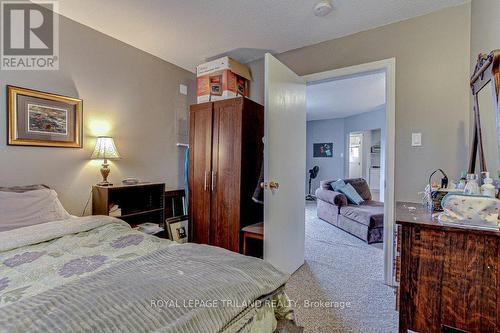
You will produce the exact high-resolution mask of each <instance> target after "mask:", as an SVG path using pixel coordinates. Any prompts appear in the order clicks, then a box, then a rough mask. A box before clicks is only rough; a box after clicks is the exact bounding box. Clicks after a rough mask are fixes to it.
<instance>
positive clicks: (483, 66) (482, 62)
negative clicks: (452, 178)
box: [468, 50, 500, 176]
mask: <svg viewBox="0 0 500 333" xmlns="http://www.w3.org/2000/svg"><path fill="white" fill-rule="evenodd" d="M490 82H493V84H494V86H495V92H494V94H493V96H492V98H493V99H494V101H493V105H494V108H495V110H494V112H495V114H496V119H497V123H496V127H497V145H498V149H499V150H500V101H499V96H500V50H494V51H492V52H491V53H490V54H480V55H479V56H478V59H477V63H476V68H475V69H474V74H473V75H472V77H471V80H470V87H471V91H472V102H473V113H474V136H473V140H472V146H471V152H470V159H469V170H468V172H469V173H475V169H476V159H477V153H478V152H479V167H480V171H481V172H484V171H488V170H487V166H486V160H485V158H484V151H483V138H482V132H481V117H480V111H479V99H478V94H479V92H480V91H481V89H483V88H484V87H485V86H486V85H487V84H488V83H490ZM499 162H500V161H499ZM495 176H496V175H495Z"/></svg>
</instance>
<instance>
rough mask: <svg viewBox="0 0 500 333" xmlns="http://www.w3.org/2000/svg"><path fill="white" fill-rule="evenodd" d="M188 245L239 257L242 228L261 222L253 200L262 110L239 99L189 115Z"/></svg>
mask: <svg viewBox="0 0 500 333" xmlns="http://www.w3.org/2000/svg"><path fill="white" fill-rule="evenodd" d="M189 123H190V124H189V217H190V219H189V221H190V227H189V232H190V240H191V241H194V242H195V243H201V244H209V245H214V246H219V247H223V248H226V249H228V250H231V251H235V252H239V251H241V250H242V242H241V229H242V228H244V227H246V226H248V225H250V224H254V223H257V222H262V218H263V217H262V215H263V206H262V205H261V204H258V203H255V202H254V201H253V200H252V196H253V193H254V191H255V189H256V187H257V185H258V181H259V175H260V170H261V166H262V161H263V149H264V144H263V142H262V137H263V136H264V107H263V106H262V105H260V104H257V103H255V102H253V101H251V100H249V99H247V98H243V97H238V98H232V99H227V100H222V101H217V102H210V103H202V104H196V105H192V106H191V109H190V113H189Z"/></svg>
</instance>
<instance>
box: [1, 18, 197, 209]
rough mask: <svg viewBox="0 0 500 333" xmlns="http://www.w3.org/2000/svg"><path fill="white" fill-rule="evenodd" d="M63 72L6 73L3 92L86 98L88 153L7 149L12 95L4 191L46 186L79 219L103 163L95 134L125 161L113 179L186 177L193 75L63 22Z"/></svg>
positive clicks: (115, 166)
mask: <svg viewBox="0 0 500 333" xmlns="http://www.w3.org/2000/svg"><path fill="white" fill-rule="evenodd" d="M60 59H61V64H60V70H58V71H24V72H23V71H2V72H0V89H2V91H5V85H6V84H11V85H17V86H21V87H27V88H32V89H38V90H42V91H48V92H53V93H59V94H63V95H69V96H75V97H79V98H82V99H83V101H84V102H83V109H84V118H85V124H84V135H85V141H84V148H83V149H57V148H31V147H14V146H7V145H6V136H7V135H6V133H5V127H6V126H5V124H6V111H5V105H6V101H5V93H2V94H1V100H0V105H1V106H2V110H3V112H0V124H3V125H2V126H0V186H5V185H21V184H33V183H44V184H47V185H50V186H51V187H53V188H55V189H56V190H57V191H58V193H59V194H60V197H61V201H62V203H63V205H64V206H65V207H66V208H67V209H68V210H69V211H70V212H71V213H73V214H77V215H80V214H81V212H82V209H83V207H84V204H85V201H86V200H87V198H88V195H89V192H90V189H91V186H92V184H95V183H97V182H98V181H99V177H100V174H99V163H96V162H97V161H89V156H90V155H91V152H92V149H93V145H94V143H95V138H94V137H95V136H97V135H111V136H113V137H114V138H115V142H116V145H117V147H118V150H119V151H120V153H121V155H122V157H123V159H121V160H119V161H116V162H112V167H111V168H112V170H111V177H110V178H111V181H113V182H115V183H119V182H120V181H121V179H123V178H125V177H139V178H141V179H143V180H150V181H161V182H165V183H166V184H167V186H169V187H177V186H179V185H181V186H182V184H179V182H180V181H179V179H182V175H183V169H182V161H183V154H184V151H183V149H179V148H177V147H176V142H177V140H178V139H179V140H182V139H185V138H184V136H185V135H186V134H187V128H186V119H187V107H188V97H186V96H184V95H181V94H179V84H181V83H183V84H190V83H191V81H193V80H194V74H192V73H189V72H188V71H185V70H183V69H181V68H179V67H177V66H174V65H172V64H170V63H167V62H165V61H163V60H160V59H159V58H156V57H154V56H152V55H150V54H148V53H145V52H143V51H140V50H138V49H136V48H133V47H131V46H129V45H127V44H124V43H122V42H120V41H117V40H115V39H113V38H110V37H108V36H106V35H104V34H101V33H99V32H97V31H95V30H92V29H90V28H88V27H86V26H83V25H81V24H79V23H76V22H74V21H71V20H68V19H66V18H63V17H61V20H60Z"/></svg>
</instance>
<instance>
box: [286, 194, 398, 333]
mask: <svg viewBox="0 0 500 333" xmlns="http://www.w3.org/2000/svg"><path fill="white" fill-rule="evenodd" d="M305 257H306V263H305V265H304V266H302V267H301V268H300V269H299V270H298V271H297V272H295V273H294V274H293V275H292V277H291V279H290V281H289V283H288V285H287V290H286V292H287V294H288V296H289V297H290V298H291V299H292V302H297V303H296V304H297V307H296V309H295V313H296V319H297V324H298V325H300V326H303V327H304V328H305V330H304V332H306V333H307V332H314V333H316V332H318V333H319V332H321V333H323V332H325V333H326V332H363V333H366V332H383V333H390V332H397V321H398V315H397V312H396V311H394V307H395V299H396V297H395V295H394V290H393V289H392V288H390V287H388V286H386V285H385V284H384V282H383V252H382V250H381V247H380V246H379V247H376V246H371V245H368V244H366V243H365V242H363V241H361V240H359V239H358V238H356V237H354V236H351V235H349V234H348V233H346V232H344V231H342V230H340V229H338V228H336V227H334V226H332V225H330V224H328V223H327V222H324V221H322V220H320V219H318V218H317V216H316V208H315V204H311V203H308V204H307V207H306V244H305Z"/></svg>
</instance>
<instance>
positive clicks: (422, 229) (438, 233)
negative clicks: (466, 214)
mask: <svg viewBox="0 0 500 333" xmlns="http://www.w3.org/2000/svg"><path fill="white" fill-rule="evenodd" d="M396 223H397V224H398V236H397V239H398V247H399V248H400V251H401V254H400V257H399V258H398V259H397V260H398V263H397V264H396V279H397V280H399V281H400V289H399V291H398V294H399V332H401V333H406V332H408V331H409V330H412V331H415V332H424V333H425V332H430V333H433V332H462V331H465V332H471V333H475V332H499V331H500V302H499V300H500V292H499V290H500V289H499V286H500V262H499V254H500V253H499V250H500V247H499V246H500V244H499V239H500V231H499V230H498V228H496V229H495V228H482V227H475V226H472V225H463V224H449V223H447V224H442V223H439V222H438V221H437V219H436V218H435V217H433V215H432V214H431V213H430V212H428V210H427V209H425V208H424V207H423V206H422V205H421V204H416V203H404V202H399V203H398V204H397V211H396ZM460 330H462V331H460Z"/></svg>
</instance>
